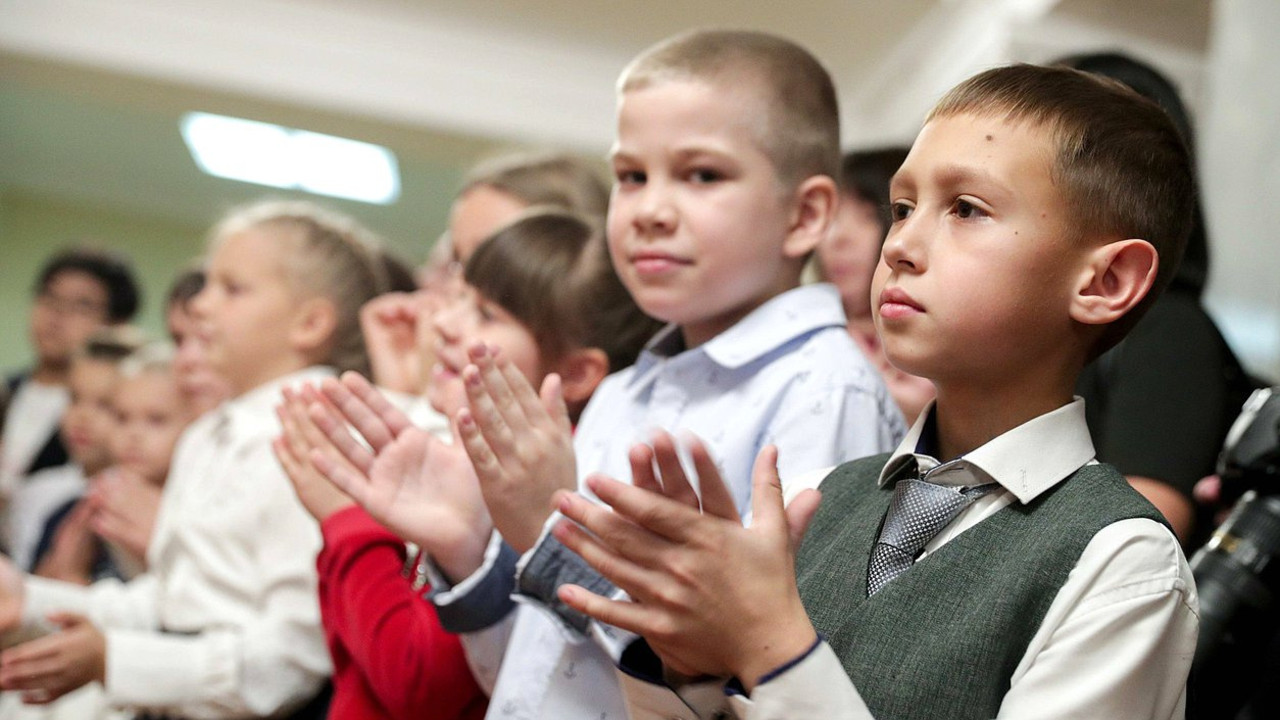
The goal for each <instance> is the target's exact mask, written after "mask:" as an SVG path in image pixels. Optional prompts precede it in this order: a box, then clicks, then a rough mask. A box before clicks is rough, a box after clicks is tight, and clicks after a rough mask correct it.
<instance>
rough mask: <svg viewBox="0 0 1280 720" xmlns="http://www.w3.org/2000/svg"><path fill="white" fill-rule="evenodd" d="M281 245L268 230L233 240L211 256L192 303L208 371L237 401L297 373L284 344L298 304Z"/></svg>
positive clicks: (251, 230)
mask: <svg viewBox="0 0 1280 720" xmlns="http://www.w3.org/2000/svg"><path fill="white" fill-rule="evenodd" d="M284 245H285V240H284V239H283V238H281V237H280V236H279V233H278V232H273V231H272V230H271V229H269V228H263V227H251V228H249V229H247V230H244V231H243V232H239V233H236V234H234V235H231V236H230V237H228V238H227V239H226V240H224V241H223V242H222V244H220V245H219V246H218V247H217V249H216V250H214V252H213V255H212V257H211V258H210V260H209V270H208V280H207V281H206V283H205V286H204V289H203V290H201V291H200V294H199V295H196V297H195V298H194V299H193V300H192V301H191V307H192V309H193V310H194V311H195V315H196V318H197V322H198V325H199V334H200V337H201V339H202V340H204V342H205V349H206V352H207V356H206V357H207V358H208V362H209V366H210V367H211V368H213V370H214V372H216V373H218V374H219V375H221V376H222V377H224V378H226V380H227V382H228V383H230V385H231V390H232V393H233V394H235V395H240V394H242V393H244V392H247V391H249V390H252V389H253V388H255V387H258V386H259V385H261V384H263V383H265V382H267V381H270V380H274V379H275V378H278V377H282V376H284V375H287V374H288V373H291V372H294V371H296V370H299V369H301V366H300V365H299V360H298V359H297V357H295V354H294V353H293V352H292V347H291V346H290V344H289V342H288V340H289V338H290V336H291V333H292V330H293V328H294V326H295V325H296V323H297V320H298V315H299V313H300V311H301V299H300V298H299V297H298V296H297V293H296V292H295V291H294V289H293V287H292V283H291V282H290V280H289V277H288V276H287V274H286V273H285V261H286V259H287V258H286V250H285V247H284Z"/></svg>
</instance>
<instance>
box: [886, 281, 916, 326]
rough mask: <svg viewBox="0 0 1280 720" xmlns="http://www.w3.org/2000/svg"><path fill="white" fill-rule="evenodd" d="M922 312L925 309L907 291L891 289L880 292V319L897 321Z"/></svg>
mask: <svg viewBox="0 0 1280 720" xmlns="http://www.w3.org/2000/svg"><path fill="white" fill-rule="evenodd" d="M922 312H924V307H923V306H921V305H920V303H918V302H916V301H915V298H912V297H911V296H910V295H908V294H907V292H906V291H905V290H901V289H899V288H896V287H891V288H885V289H884V290H881V291H880V317H882V318H888V319H895V318H902V317H907V316H908V315H912V314H915V313H922Z"/></svg>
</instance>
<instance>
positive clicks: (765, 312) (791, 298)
mask: <svg viewBox="0 0 1280 720" xmlns="http://www.w3.org/2000/svg"><path fill="white" fill-rule="evenodd" d="M845 323H846V320H845V314H844V306H843V305H841V303H840V293H839V291H838V290H836V287H835V286H834V285H831V284H828V283H817V284H813V285H804V286H801V287H798V288H794V289H792V290H788V291H787V292H784V293H782V294H781V295H777V296H776V297H773V298H771V299H769V300H768V301H766V302H765V303H764V304H763V305H761V306H760V307H758V308H756V309H755V310H753V311H751V313H750V314H748V315H747V316H746V317H744V318H742V319H741V320H739V321H738V322H737V323H735V324H734V325H733V326H732V327H730V328H729V329H728V330H725V331H724V332H722V333H720V334H719V335H717V336H715V337H713V338H711V339H710V340H708V341H707V342H705V343H703V344H702V345H701V346H699V347H696V348H694V349H692V350H686V349H685V347H684V340H683V338H682V337H681V335H680V328H679V326H677V325H668V326H666V327H665V328H663V329H662V330H661V331H660V332H659V333H658V334H657V335H655V336H654V337H653V339H652V340H650V341H649V342H648V343H647V344H646V345H645V349H644V351H643V352H641V353H640V357H639V358H638V359H637V360H636V364H635V374H634V375H633V377H632V383H633V384H643V383H646V382H648V381H650V380H651V379H652V378H653V372H652V370H653V369H654V368H655V367H657V366H658V365H660V364H661V361H662V360H665V359H669V358H673V357H676V356H679V355H684V354H686V353H688V354H690V355H692V354H698V355H701V356H704V357H706V358H707V359H708V360H710V361H711V362H713V363H715V364H717V365H719V366H721V367H723V368H726V369H734V368H739V367H742V366H744V365H746V364H748V363H750V362H752V361H754V360H757V359H759V358H761V357H763V356H764V355H767V354H768V353H770V352H773V351H774V350H777V349H778V348H780V347H782V346H783V345H786V344H787V343H789V342H792V341H794V340H796V339H798V338H801V337H804V336H807V335H809V334H810V333H812V332H814V331H816V330H821V329H823V328H828V327H841V328H843V327H844V326H845Z"/></svg>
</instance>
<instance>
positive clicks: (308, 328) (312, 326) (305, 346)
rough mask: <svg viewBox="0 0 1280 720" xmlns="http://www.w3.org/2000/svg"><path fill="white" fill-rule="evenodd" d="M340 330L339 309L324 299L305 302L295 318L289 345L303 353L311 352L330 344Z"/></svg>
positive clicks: (295, 314)
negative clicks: (334, 334) (335, 333)
mask: <svg viewBox="0 0 1280 720" xmlns="http://www.w3.org/2000/svg"><path fill="white" fill-rule="evenodd" d="M337 328H338V309H337V308H336V307H334V304H333V301H332V300H329V299H328V298H323V297H313V298H311V299H309V300H304V301H303V302H302V303H301V304H300V305H299V306H298V310H297V312H295V313H294V316H293V324H292V326H291V327H290V328H289V337H288V339H289V343H290V344H291V345H292V346H293V347H294V348H295V349H296V350H300V351H302V352H311V351H314V350H318V349H321V348H323V347H325V346H326V345H328V344H329V342H330V341H331V340H332V338H333V333H334V332H335V331H336V330H337Z"/></svg>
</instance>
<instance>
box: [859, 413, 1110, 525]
mask: <svg viewBox="0 0 1280 720" xmlns="http://www.w3.org/2000/svg"><path fill="white" fill-rule="evenodd" d="M933 410H934V408H933V404H932V403H931V404H930V405H929V406H928V407H927V408H926V409H925V412H923V413H921V414H920V417H919V418H918V419H917V420H916V422H915V424H914V425H913V426H912V427H911V431H910V432H908V433H907V436H906V437H905V438H904V439H903V440H902V444H900V445H899V446H898V449H897V450H895V451H894V453H893V455H892V456H890V458H889V462H887V463H885V466H884V469H883V470H881V471H880V481H879V482H880V485H881V486H882V487H883V486H884V485H885V484H887V483H889V482H890V481H896V480H897V479H899V478H901V477H902V476H904V475H906V474H908V473H911V472H914V471H915V470H917V469H919V470H920V472H921V473H924V474H927V475H928V478H929V480H930V481H931V482H936V483H939V484H943V485H981V484H984V483H989V482H995V483H999V484H1000V486H1001V487H1003V488H1004V489H1006V490H1008V491H1009V492H1011V493H1013V495H1014V496H1015V497H1017V498H1018V501H1019V502H1022V503H1028V502H1030V501H1031V500H1033V499H1035V498H1036V497H1037V496H1038V495H1040V494H1041V493H1043V492H1044V491H1046V490H1048V489H1049V488H1051V487H1053V486H1054V485H1057V484H1058V483H1059V482H1061V481H1063V480H1065V479H1066V478H1067V477H1068V476H1070V475H1071V474H1072V473H1074V472H1075V471H1076V470H1078V469H1080V468H1081V467H1082V466H1083V465H1085V464H1087V463H1089V462H1090V461H1092V460H1093V459H1094V455H1095V452H1094V449H1093V439H1092V437H1091V436H1090V435H1089V426H1088V425H1087V424H1086V423H1085V416H1084V400H1082V399H1081V398H1079V397H1077V398H1075V399H1074V400H1073V401H1072V402H1070V403H1067V404H1066V405H1063V406H1062V407H1060V408H1058V409H1056V410H1052V411H1050V412H1047V413H1045V414H1043V415H1040V416H1039V417H1035V418H1032V419H1031V420H1028V421H1027V422H1025V423H1023V424H1021V425H1019V426H1018V427H1015V428H1013V429H1012V430H1009V431H1007V432H1005V433H1003V434H1001V435H999V436H997V437H995V438H993V439H991V440H990V441H988V442H987V443H986V444H984V445H982V446H981V447H978V448H976V449H974V450H972V451H971V452H969V453H967V454H965V455H964V456H962V457H959V458H956V459H954V460H951V461H949V462H946V463H939V461H938V460H937V458H936V457H934V455H933V453H936V450H935V449H934V448H933V447H932V445H933V443H934V439H933V438H934V430H933Z"/></svg>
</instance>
